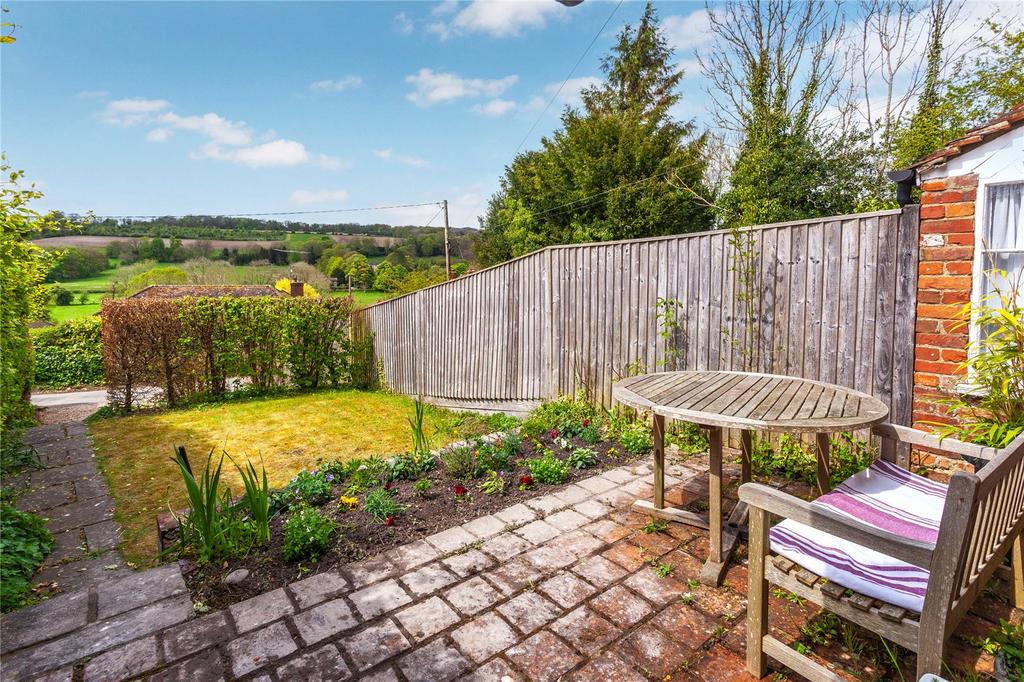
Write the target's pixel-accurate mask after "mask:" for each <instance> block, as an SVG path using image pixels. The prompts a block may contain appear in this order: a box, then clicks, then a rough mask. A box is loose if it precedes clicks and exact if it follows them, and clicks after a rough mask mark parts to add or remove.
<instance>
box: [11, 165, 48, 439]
mask: <svg viewBox="0 0 1024 682" xmlns="http://www.w3.org/2000/svg"><path fill="white" fill-rule="evenodd" d="M0 174H3V175H4V176H6V177H5V182H3V183H0V228H2V229H0V427H3V428H4V429H7V428H10V427H12V426H15V425H17V424H19V423H20V422H22V421H24V420H25V419H27V418H28V417H29V416H30V415H31V406H30V404H29V396H30V394H31V390H32V375H33V371H32V344H31V341H30V339H29V333H28V322H29V320H34V319H46V303H47V299H48V293H49V292H48V291H47V289H46V287H44V286H43V280H44V279H45V278H46V273H47V272H49V271H50V268H51V266H52V260H53V259H52V256H51V255H50V254H49V253H47V252H46V251H44V250H43V249H41V248H39V247H37V246H35V245H34V244H32V242H31V241H30V240H31V239H33V238H34V237H35V236H37V235H38V234H39V233H40V232H41V231H42V230H43V229H45V228H47V227H55V226H56V221H55V219H54V218H53V216H52V215H47V216H44V215H41V214H40V213H39V212H37V211H35V210H34V209H32V208H31V206H30V203H31V202H33V201H36V200H38V199H40V198H41V197H42V196H43V195H42V192H39V191H38V190H36V189H35V186H34V185H33V186H30V187H25V186H24V185H21V184H19V183H20V182H21V180H22V178H23V176H24V174H23V173H22V172H21V171H15V170H11V168H10V167H9V166H8V165H7V164H6V162H3V161H0Z"/></svg>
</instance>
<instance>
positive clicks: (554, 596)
mask: <svg viewBox="0 0 1024 682" xmlns="http://www.w3.org/2000/svg"><path fill="white" fill-rule="evenodd" d="M669 473H670V474H671V476H670V477H669V479H668V481H669V484H670V486H671V491H670V493H669V499H670V500H672V501H673V502H675V503H682V502H683V501H689V500H696V499H699V498H700V497H701V496H702V495H703V487H704V485H705V484H704V483H703V478H704V474H705V473H706V467H705V462H704V461H703V459H702V458H699V457H698V458H691V459H690V460H687V461H684V462H676V463H674V464H672V465H671V467H670V468H669ZM733 475H735V472H733ZM650 479H651V470H650V467H649V465H647V464H641V465H637V466H632V467H620V468H617V469H612V470H610V471H606V472H603V473H602V474H600V475H598V476H595V477H593V478H590V479H587V480H585V481H582V482H580V484H578V485H572V486H569V487H568V488H565V489H563V490H561V491H559V492H557V493H555V494H552V495H548V496H545V497H540V498H536V499H534V500H530V501H529V502H527V503H526V504H519V505H516V506H514V507H511V508H509V509H506V510H504V511H502V512H500V513H497V514H495V515H493V516H488V517H483V518H481V519H477V520H474V521H472V522H470V523H467V524H465V525H463V526H461V527H457V528H452V529H450V530H447V531H444V532H442V533H438V534H437V535H434V536H430V537H428V538H426V539H425V540H422V541H419V542H415V543H412V544H410V545H406V546H403V547H399V548H397V549H395V550H392V551H390V552H387V553H386V554H384V555H382V556H379V557H376V558H374V559H372V560H368V561H364V562H361V563H358V564H350V565H348V566H345V567H343V568H342V569H341V570H339V571H337V572H326V573H321V574H319V575H314V576H311V577H308V578H305V579H304V580H301V581H299V582H296V583H293V584H291V585H289V586H287V588H284V589H278V590H274V591H272V592H269V593H266V594H263V595H261V596H259V597H256V598H254V599H250V600H248V601H246V602H241V603H238V604H235V605H233V606H232V607H231V608H230V609H227V610H224V611H219V612H215V613H208V614H203V615H197V614H196V613H195V612H194V611H193V607H192V603H191V601H190V599H189V597H188V594H187V592H186V591H185V586H184V582H183V581H182V580H181V575H180V572H179V571H178V570H177V566H176V565H169V566H164V567H161V568H158V569H153V570H151V571H146V572H143V573H137V574H133V575H129V576H128V577H124V578H120V579H119V581H117V582H109V583H104V584H100V585H99V586H96V587H94V588H92V589H89V590H86V591H85V592H78V593H68V594H65V595H61V596H59V597H57V598H55V599H52V600H50V601H48V602H44V603H43V604H40V605H39V606H36V607H32V608H29V609H23V610H22V611H19V612H16V613H15V614H10V615H8V616H5V617H4V619H3V625H4V633H3V634H4V637H3V651H4V654H5V655H4V657H3V660H2V662H3V679H5V680H8V679H10V680H16V679H45V680H76V681H81V680H86V681H90V682H91V681H93V680H121V679H130V678H134V677H148V679H151V680H154V681H161V682H163V681H168V680H230V679H244V680H260V681H261V682H262V681H265V680H345V679H356V678H358V679H362V680H374V681H385V680H408V681H412V680H429V681H431V682H434V681H440V680H448V679H455V678H459V679H470V680H506V679H507V680H554V679H559V678H562V679H574V680H595V681H597V680H600V681H604V680H645V679H647V680H666V679H672V680H682V679H688V680H715V681H721V680H733V679H736V680H749V679H750V678H749V677H748V676H747V675H746V673H745V672H744V667H743V658H742V656H743V648H744V637H745V627H744V615H745V607H746V600H745V597H744V594H745V592H746V570H745V567H744V566H743V565H742V553H741V559H740V562H741V563H737V564H736V565H734V566H732V568H731V569H730V570H729V572H728V574H727V576H726V581H725V585H724V586H723V587H722V588H719V589H710V588H707V587H703V586H700V585H699V584H697V582H696V578H697V577H698V576H699V572H700V566H701V562H702V560H703V558H704V557H705V555H706V548H707V536H706V534H705V533H703V532H699V531H696V530H692V529H688V528H685V527H683V526H679V525H676V524H670V525H669V527H668V530H667V532H660V533H645V532H644V531H643V530H642V528H643V526H644V525H645V524H646V523H647V522H648V520H649V519H648V518H647V517H646V516H643V515H640V514H637V513H635V512H632V511H631V510H630V509H629V505H630V504H631V503H632V501H633V500H634V499H636V498H637V497H643V496H647V495H649V494H650V486H649V484H648V481H650ZM790 487H791V488H792V489H794V490H797V492H799V491H800V490H799V489H800V486H795V485H791V486H790ZM734 492H735V491H734V488H731V489H730V493H731V495H732V496H733V497H734ZM652 564H655V565H660V566H669V565H670V566H671V575H668V576H665V577H662V576H660V575H658V574H657V573H656V571H655V568H654V566H652ZM666 570H667V569H666ZM771 608H772V611H773V615H772V619H771V622H772V625H773V629H774V630H775V632H774V633H773V634H775V636H776V637H779V638H780V639H783V640H784V641H787V642H791V643H792V642H795V641H797V639H798V638H800V637H801V628H802V627H803V626H805V625H806V624H807V623H808V621H810V620H811V619H812V618H814V617H815V613H816V609H813V608H811V607H810V605H803V604H795V603H791V602H790V601H788V600H787V599H785V595H782V594H778V595H776V596H774V597H773V603H772V605H771ZM976 611H977V612H978V613H984V614H985V618H987V619H989V620H987V621H986V620H983V619H981V618H979V617H977V616H973V615H972V616H970V617H969V618H968V619H967V620H966V621H965V623H964V625H963V627H962V628H961V633H962V634H963V636H984V635H985V634H987V633H988V632H989V631H990V630H991V628H992V625H991V622H992V621H998V619H999V618H1000V617H1003V618H1011V619H1015V620H1018V621H1019V619H1020V618H1021V613H1020V612H1013V611H1012V610H1011V609H1010V607H1009V606H1007V604H1006V603H1005V602H1004V601H1001V600H1000V599H999V597H998V596H997V595H995V594H986V595H985V596H984V597H983V598H982V600H981V602H980V603H979V606H978V607H977V608H976ZM842 644H843V638H841V637H840V636H839V635H838V634H837V635H836V636H835V637H834V638H833V639H832V640H830V641H828V642H825V643H824V644H822V645H821V646H818V647H816V651H817V652H818V653H820V654H821V655H822V656H823V660H825V661H826V662H827V663H828V664H829V665H831V666H833V667H836V668H837V669H840V670H841V671H842V670H843V669H845V670H846V671H852V672H854V673H856V674H857V676H858V677H860V678H861V679H871V678H872V677H875V678H877V677H878V671H877V669H875V668H874V665H875V663H874V661H873V660H871V658H870V657H868V656H866V655H864V654H861V655H857V654H855V653H853V652H852V651H851V650H849V649H844V648H843V646H842ZM950 658H951V660H952V661H953V663H954V664H955V665H957V666H960V667H963V668H965V669H966V668H977V669H978V670H979V671H980V672H982V673H984V672H988V671H991V669H992V661H991V658H990V657H988V656H981V655H979V654H978V653H977V651H975V650H974V649H972V648H971V647H970V646H968V645H967V644H965V643H964V642H963V641H962V640H960V639H956V640H955V641H954V644H953V645H952V654H951V657H950ZM844 674H847V675H848V676H850V679H854V677H853V676H851V675H849V673H844ZM780 679H787V678H785V676H780Z"/></svg>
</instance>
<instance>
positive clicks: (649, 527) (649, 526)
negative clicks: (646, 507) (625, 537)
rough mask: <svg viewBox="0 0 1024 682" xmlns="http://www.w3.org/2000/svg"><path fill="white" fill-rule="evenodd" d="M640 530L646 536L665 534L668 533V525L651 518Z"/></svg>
mask: <svg viewBox="0 0 1024 682" xmlns="http://www.w3.org/2000/svg"><path fill="white" fill-rule="evenodd" d="M640 530H642V531H643V532H645V533H648V534H650V533H666V532H668V523H666V522H665V521H662V520H661V519H656V518H654V517H653V516H652V517H651V520H650V521H648V522H647V523H646V524H644V526H643V527H642V528H641V529H640Z"/></svg>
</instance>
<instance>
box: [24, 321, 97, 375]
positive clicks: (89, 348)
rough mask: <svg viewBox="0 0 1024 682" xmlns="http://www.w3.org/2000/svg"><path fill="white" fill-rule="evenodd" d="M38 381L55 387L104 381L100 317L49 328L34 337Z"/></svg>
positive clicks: (62, 323)
mask: <svg viewBox="0 0 1024 682" xmlns="http://www.w3.org/2000/svg"><path fill="white" fill-rule="evenodd" d="M32 346H33V351H34V353H35V383H36V384H37V385H42V386H52V387H54V388H66V387H68V386H82V385H97V384H102V383H103V346H102V337H101V329H100V319H99V318H98V317H83V318H80V319H77V320H69V321H67V322H61V323H60V324H58V325H56V326H54V327H47V328H45V329H42V330H40V331H39V333H37V334H36V335H35V336H34V337H33V339H32Z"/></svg>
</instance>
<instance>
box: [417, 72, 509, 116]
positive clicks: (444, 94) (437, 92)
mask: <svg viewBox="0 0 1024 682" xmlns="http://www.w3.org/2000/svg"><path fill="white" fill-rule="evenodd" d="M518 81H519V76H514V75H513V76H505V77H504V78H494V79H484V78H462V77H461V76H459V75H457V74H454V73H439V72H434V71H433V70H432V69H420V70H419V72H418V73H416V74H415V75H412V76H406V77H405V82H406V83H409V84H411V85H412V86H413V87H414V88H415V90H413V92H410V93H409V94H407V95H406V98H407V99H408V100H409V101H411V102H413V103H415V104H417V105H418V106H421V107H426V106H430V105H431V104H437V103H438V102H447V101H450V100H455V99H460V98H463V97H497V96H498V95H500V94H502V93H503V92H505V91H506V90H508V89H509V88H510V87H512V86H513V85H515V84H516V83H517V82H518Z"/></svg>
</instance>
